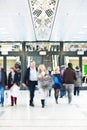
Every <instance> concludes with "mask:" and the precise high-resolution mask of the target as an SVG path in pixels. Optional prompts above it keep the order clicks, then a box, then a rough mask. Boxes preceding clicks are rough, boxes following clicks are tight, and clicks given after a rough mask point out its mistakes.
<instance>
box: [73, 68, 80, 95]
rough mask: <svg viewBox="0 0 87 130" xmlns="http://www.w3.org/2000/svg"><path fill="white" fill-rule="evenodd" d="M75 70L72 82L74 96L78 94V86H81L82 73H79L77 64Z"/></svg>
mask: <svg viewBox="0 0 87 130" xmlns="http://www.w3.org/2000/svg"><path fill="white" fill-rule="evenodd" d="M75 72H76V78H77V79H76V80H75V82H74V95H75V96H76V95H77V96H79V92H80V90H79V88H80V87H81V85H82V73H81V71H80V68H79V66H76V68H75Z"/></svg>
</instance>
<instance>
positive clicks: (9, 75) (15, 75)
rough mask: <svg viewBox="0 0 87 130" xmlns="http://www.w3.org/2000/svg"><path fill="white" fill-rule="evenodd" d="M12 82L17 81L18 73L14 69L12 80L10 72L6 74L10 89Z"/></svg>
mask: <svg viewBox="0 0 87 130" xmlns="http://www.w3.org/2000/svg"><path fill="white" fill-rule="evenodd" d="M14 83H16V84H18V83H19V78H18V73H17V72H16V71H15V74H14V79H13V80H12V72H10V73H9V74H8V88H9V89H10V88H11V87H12V85H13V84H14Z"/></svg>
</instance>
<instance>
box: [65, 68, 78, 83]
mask: <svg viewBox="0 0 87 130" xmlns="http://www.w3.org/2000/svg"><path fill="white" fill-rule="evenodd" d="M75 80H76V73H75V70H73V69H72V68H69V67H68V68H66V69H65V71H64V74H63V83H65V84H74V81H75Z"/></svg>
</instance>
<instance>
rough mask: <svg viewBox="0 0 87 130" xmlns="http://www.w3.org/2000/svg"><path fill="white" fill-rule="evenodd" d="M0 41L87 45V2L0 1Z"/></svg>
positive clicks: (54, 0)
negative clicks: (65, 42) (80, 42)
mask: <svg viewBox="0 0 87 130" xmlns="http://www.w3.org/2000/svg"><path fill="white" fill-rule="evenodd" d="M0 41H82V42H84V41H87V0H0Z"/></svg>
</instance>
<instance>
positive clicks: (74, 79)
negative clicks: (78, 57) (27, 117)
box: [0, 61, 82, 108]
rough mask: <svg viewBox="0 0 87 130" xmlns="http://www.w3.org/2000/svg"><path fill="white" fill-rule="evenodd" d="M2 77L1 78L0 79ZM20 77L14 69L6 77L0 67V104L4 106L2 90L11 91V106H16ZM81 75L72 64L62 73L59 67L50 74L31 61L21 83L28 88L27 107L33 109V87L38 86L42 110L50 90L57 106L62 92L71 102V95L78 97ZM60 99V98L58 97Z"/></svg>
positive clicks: (42, 65) (44, 68)
mask: <svg viewBox="0 0 87 130" xmlns="http://www.w3.org/2000/svg"><path fill="white" fill-rule="evenodd" d="M2 76H3V78H2ZM20 77H21V76H19V75H18V73H17V71H16V70H15V68H14V67H11V71H10V73H9V75H8V79H7V76H6V72H5V71H4V70H2V69H1V67H0V90H1V91H0V92H1V93H0V95H1V104H2V106H3V105H4V89H5V85H6V88H8V89H10V91H11V106H13V105H14V104H17V96H16V93H17V92H16V91H17V90H18V85H19V82H20V79H21V78H20ZM81 81H82V73H81V72H80V68H79V67H78V66H77V67H76V70H74V69H73V66H72V63H68V67H67V68H65V70H64V71H63V73H62V74H61V73H60V68H59V66H57V67H55V69H54V70H53V72H52V73H49V71H47V69H46V67H45V65H44V64H40V65H39V66H38V68H37V67H36V63H35V61H31V63H30V66H29V67H28V68H27V70H26V72H25V74H24V79H23V82H22V84H21V85H22V86H23V87H26V86H27V87H28V90H29V94H30V98H29V105H30V106H31V107H34V95H35V86H36V85H38V87H39V91H40V97H39V98H40V100H41V106H42V108H44V107H45V97H46V94H47V91H49V92H51V88H53V89H54V97H55V101H56V103H57V104H58V97H59V92H60V94H61V93H62V89H63V91H64V92H67V94H68V103H69V104H70V103H71V101H72V93H73V92H74V95H76V94H77V95H79V87H80V86H81V83H82V82H81ZM60 97H61V96H60Z"/></svg>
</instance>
